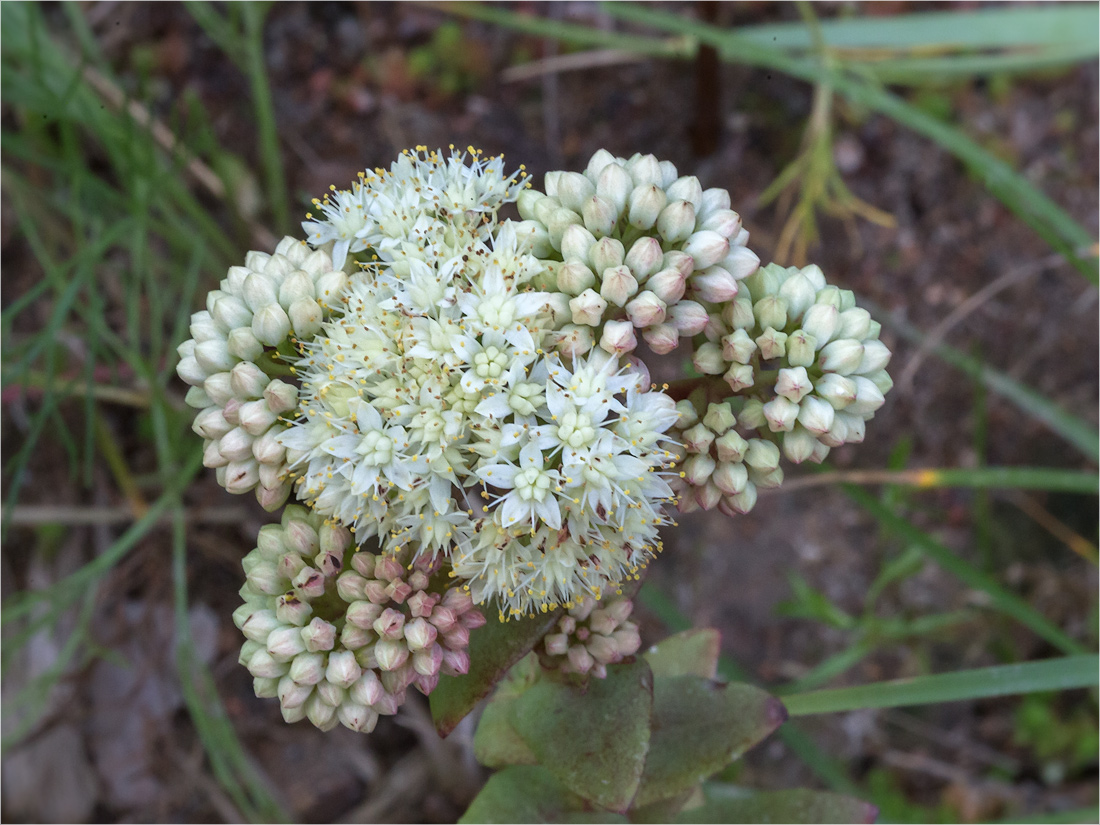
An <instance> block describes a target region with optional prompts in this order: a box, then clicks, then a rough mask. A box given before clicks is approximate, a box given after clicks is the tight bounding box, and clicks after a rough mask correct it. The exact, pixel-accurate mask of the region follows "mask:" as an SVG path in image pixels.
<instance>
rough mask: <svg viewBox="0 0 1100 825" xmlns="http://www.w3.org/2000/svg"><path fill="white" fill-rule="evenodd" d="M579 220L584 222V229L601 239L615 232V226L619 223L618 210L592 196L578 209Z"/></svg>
mask: <svg viewBox="0 0 1100 825" xmlns="http://www.w3.org/2000/svg"><path fill="white" fill-rule="evenodd" d="M580 213H581V218H582V219H583V220H584V228H585V229H587V230H588V231H589V232H591V233H592V234H593V235H594V236H595V237H597V238H603V237H605V236H607V235H610V234H611V233H612V232H614V231H615V225H616V224H617V223H618V221H619V210H618V209H616V208H615V204H613V203H612V202H611V201H609V200H607V198H601V197H600V196H599V195H593V196H592V197H591V198H589V199H588V200H586V201H585V202H584V205H583V206H582V207H581V209H580Z"/></svg>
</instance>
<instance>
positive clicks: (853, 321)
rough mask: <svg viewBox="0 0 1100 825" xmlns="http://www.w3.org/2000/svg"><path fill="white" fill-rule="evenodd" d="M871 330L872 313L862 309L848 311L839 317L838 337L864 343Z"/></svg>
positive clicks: (853, 308) (854, 308)
mask: <svg viewBox="0 0 1100 825" xmlns="http://www.w3.org/2000/svg"><path fill="white" fill-rule="evenodd" d="M870 330H871V313H869V312H868V311H867V310H865V309H863V308H862V307H852V308H851V309H846V310H844V311H843V312H841V313H840V314H839V315H838V316H837V329H836V336H837V337H838V338H855V339H856V340H857V341H862V340H863V339H865V338H867V337H868V335H867V333H868V332H870Z"/></svg>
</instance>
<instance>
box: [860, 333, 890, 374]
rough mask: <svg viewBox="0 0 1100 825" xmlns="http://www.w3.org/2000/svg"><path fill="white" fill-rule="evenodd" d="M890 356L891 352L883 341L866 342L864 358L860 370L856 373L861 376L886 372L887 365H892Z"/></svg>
mask: <svg viewBox="0 0 1100 825" xmlns="http://www.w3.org/2000/svg"><path fill="white" fill-rule="evenodd" d="M890 355H891V353H890V350H889V349H887V348H886V345H885V344H884V343H882V341H866V342H864V344H863V358H862V360H860V362H859V369H857V370H856V372H858V373H859V374H861V375H869V374H871V373H875V372H878V371H880V370H884V369H886V365H887V364H889V363H890Z"/></svg>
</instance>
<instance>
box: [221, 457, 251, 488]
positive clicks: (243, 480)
mask: <svg viewBox="0 0 1100 825" xmlns="http://www.w3.org/2000/svg"><path fill="white" fill-rule="evenodd" d="M221 469H223V470H224V471H225V474H224V478H223V479H222V480H221V484H222V486H224V487H225V490H226V492H228V493H232V494H233V495H235V496H239V495H241V494H242V493H247V492H248V491H249V490H251V489H252V488H253V487H255V486H256V483H257V482H259V480H260V469H261V468H260V465H259V464H257V463H256V460H255V459H254V458H252V457H249V458H247V459H245V460H244V461H230V462H229V463H228V464H226V465H225V467H224V468H221Z"/></svg>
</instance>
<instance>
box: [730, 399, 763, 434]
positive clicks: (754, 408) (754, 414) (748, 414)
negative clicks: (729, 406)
mask: <svg viewBox="0 0 1100 825" xmlns="http://www.w3.org/2000/svg"><path fill="white" fill-rule="evenodd" d="M737 423H738V424H740V425H741V426H742V427H745V428H746V429H749V430H759V429H760V428H761V427H763V426H764V425H765V424H766V423H767V419H766V418H764V403H763V402H762V401H761V400H760V399H759V398H749V399H748V400H746V401H745V406H743V407H742V408H741V412H739V413H738V414H737Z"/></svg>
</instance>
